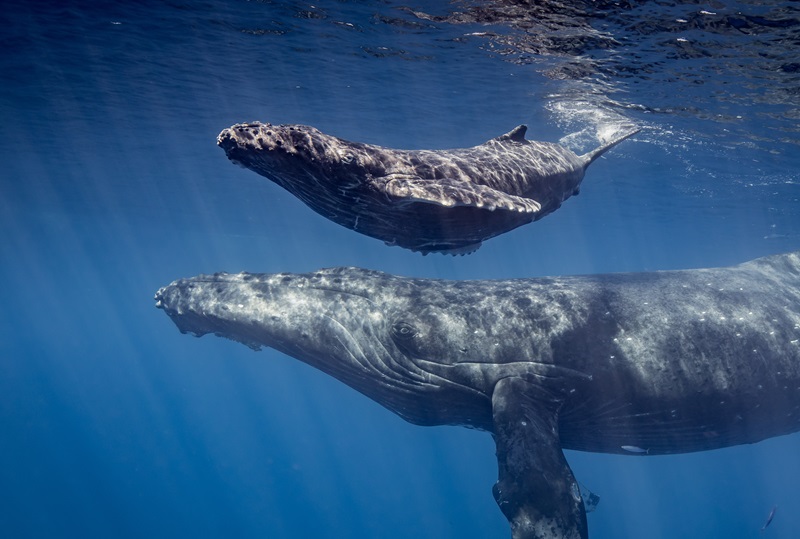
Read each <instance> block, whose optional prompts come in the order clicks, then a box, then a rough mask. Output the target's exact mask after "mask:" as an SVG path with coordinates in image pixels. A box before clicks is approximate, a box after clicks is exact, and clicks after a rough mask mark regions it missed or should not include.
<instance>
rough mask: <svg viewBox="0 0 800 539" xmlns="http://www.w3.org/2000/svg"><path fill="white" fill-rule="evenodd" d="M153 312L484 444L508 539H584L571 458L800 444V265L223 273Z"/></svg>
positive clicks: (186, 285)
mask: <svg viewBox="0 0 800 539" xmlns="http://www.w3.org/2000/svg"><path fill="white" fill-rule="evenodd" d="M156 305H157V306H158V307H160V308H161V309H164V310H165V311H166V313H167V314H168V315H169V316H170V318H172V320H173V321H174V322H175V324H176V325H177V326H178V328H179V329H180V330H181V331H182V332H190V333H194V334H195V335H197V336H201V335H204V334H206V333H214V334H216V335H219V336H222V337H227V338H229V339H233V340H235V341H239V342H242V343H244V344H246V345H248V346H250V347H252V348H255V349H258V348H259V347H262V346H268V347H272V348H275V349H277V350H279V351H281V352H283V353H285V354H287V355H289V356H292V357H295V358H297V359H299V360H301V361H304V362H305V363H308V364H309V365H312V366H314V367H316V368H318V369H320V370H322V371H324V372H326V373H328V374H330V375H331V376H334V377H336V378H337V379H339V380H340V381H342V382H344V383H346V384H348V385H349V386H351V387H353V388H354V389H356V390H358V391H360V392H361V393H363V394H365V395H367V396H368V397H370V398H372V399H374V400H375V401H377V402H378V403H380V404H382V405H383V406H385V407H386V408H388V409H389V410H392V411H393V412H395V413H397V414H398V415H400V416H401V417H403V418H404V419H406V420H408V421H410V422H412V423H416V424H420V425H466V426H471V427H476V428H479V429H484V430H487V431H490V432H491V433H492V435H493V437H494V440H495V442H496V444H497V460H498V469H499V478H498V481H497V483H496V484H495V486H494V495H495V499H496V500H497V503H498V504H499V506H500V508H501V510H502V511H503V513H504V514H505V516H506V517H507V518H508V520H509V521H510V524H511V529H512V536H513V537H514V538H515V539H530V538H536V539H541V538H586V537H588V531H587V524H586V516H585V513H584V508H583V504H582V503H581V494H580V489H579V488H578V485H577V483H576V480H575V478H574V477H573V475H572V472H571V470H570V468H569V465H568V464H567V461H566V460H565V458H564V455H563V453H562V448H566V449H576V450H582V451H594V452H606V453H620V454H631V455H659V454H667V453H682V452H689V451H702V450H708V449H716V448H721V447H727V446H731V445H736V444H744V443H754V442H758V441H760V440H763V439H765V438H769V437H772V436H779V435H782V434H788V433H791V432H795V431H797V430H800V251H798V252H794V253H789V254H783V255H776V256H770V257H766V258H760V259H757V260H753V261H751V262H747V263H744V264H740V265H738V266H732V267H729V268H716V269H697V270H681V271H660V272H651V273H620V274H608V275H592V276H573V277H551V278H536V279H515V280H497V281H446V280H429V279H413V278H404V277H397V276H394V275H389V274H386V273H381V272H377V271H369V270H364V269H358V268H335V269H327V270H320V271H317V272H314V273H308V274H288V273H281V274H274V275H263V274H247V273H241V274H236V275H233V274H225V273H219V274H215V275H201V276H198V277H194V278H190V279H181V280H178V281H175V282H174V283H172V284H170V285H169V286H166V287H164V288H162V289H160V290H159V291H158V292H157V293H156Z"/></svg>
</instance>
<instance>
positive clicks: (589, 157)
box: [580, 127, 641, 167]
mask: <svg viewBox="0 0 800 539" xmlns="http://www.w3.org/2000/svg"><path fill="white" fill-rule="evenodd" d="M639 131H641V129H639V128H638V127H630V128H628V129H625V130H624V131H622V133H621V134H617V135H615V136H614V137H613V138H612V139H611V140H610V141H609V142H606V143H605V144H603V145H602V146H600V147H598V148H595V149H594V150H592V151H591V152H588V153H585V154H583V155H581V156H580V159H581V161H583V162H584V165H583V166H584V167H588V166H589V165H591V164H592V163H593V162H594V160H595V159H597V158H598V157H600V156H601V155H603V154H604V153H606V152H607V151H608V150H610V149H611V148H613V147H614V146H616V145H617V144H619V143H620V142H622V141H623V140H625V139H627V138H630V137H632V136H633V135H635V134H636V133H638V132H639Z"/></svg>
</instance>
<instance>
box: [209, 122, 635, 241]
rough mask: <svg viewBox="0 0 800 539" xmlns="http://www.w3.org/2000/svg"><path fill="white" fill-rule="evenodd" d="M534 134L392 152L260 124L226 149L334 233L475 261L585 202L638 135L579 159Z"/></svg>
mask: <svg viewBox="0 0 800 539" xmlns="http://www.w3.org/2000/svg"><path fill="white" fill-rule="evenodd" d="M526 130H527V127H526V126H524V125H520V126H518V127H517V128H515V129H514V130H512V131H510V132H509V133H506V134H505V135H502V136H500V137H497V138H494V139H492V140H490V141H488V142H486V143H484V144H481V145H479V146H475V147H472V148H462V149H455V150H392V149H388V148H382V147H380V146H374V145H370V144H362V143H357V142H349V141H346V140H343V139H340V138H337V137H334V136H331V135H326V134H324V133H322V132H321V131H319V130H318V129H315V128H313V127H308V126H304V125H271V124H268V123H267V124H262V123H258V122H256V123H250V124H237V125H234V126H233V127H230V128H229V129H225V130H224V131H222V133H220V135H219V137H217V144H218V145H219V146H220V147H222V148H223V149H224V150H225V153H226V155H227V156H228V158H229V159H230V160H231V161H233V162H234V163H237V164H240V165H242V166H244V167H246V168H249V169H251V170H253V171H255V172H257V173H258V174H261V175H262V176H266V177H267V178H269V179H270V180H272V181H274V182H275V183H277V184H278V185H280V186H281V187H283V188H284V189H286V190H287V191H289V192H290V193H292V194H293V195H295V196H296V197H298V198H299V199H300V200H302V201H303V202H305V203H306V204H307V205H308V206H310V207H311V208H312V209H313V210H314V211H316V212H317V213H319V214H320V215H322V216H324V217H327V218H328V219H330V220H331V221H334V222H335V223H339V224H340V225H342V226H345V227H347V228H350V229H352V230H355V231H356V232H360V233H362V234H366V235H367V236H372V237H373V238H378V239H380V240H383V241H385V242H386V243H387V244H389V245H399V246H400V247H405V248H406V249H411V250H414V251H419V252H422V253H424V254H427V253H429V252H442V253H449V254H466V253H470V252H473V251H475V250H476V249H478V248H479V247H480V245H481V242H482V241H483V240H486V239H489V238H492V237H494V236H497V235H499V234H503V233H504V232H508V231H509V230H512V229H514V228H517V227H518V226H521V225H524V224H527V223H530V222H532V221H536V220H538V219H541V218H542V217H544V216H545V215H548V214H549V213H552V212H554V211H555V210H556V209H558V208H559V207H560V206H561V203H562V202H564V201H565V200H566V199H568V198H569V197H570V196H572V195H574V194H577V193H578V190H579V188H580V185H581V181H582V180H583V176H584V173H585V172H586V167H588V166H589V165H590V164H591V163H592V162H593V161H594V160H595V159H597V158H598V157H600V155H602V154H603V153H604V152H605V151H607V150H608V149H610V148H612V147H613V146H615V145H617V144H619V143H620V142H622V141H623V140H625V139H626V138H628V137H630V136H631V135H633V134H635V133H637V132H638V131H639V130H638V129H635V128H629V129H627V130H625V131H623V132H621V134H620V132H619V131H618V132H617V136H615V137H613V138H612V139H611V140H610V141H609V142H607V143H606V144H603V145H602V146H600V147H599V148H597V149H596V150H594V151H591V152H589V153H587V154H585V155H581V156H578V155H576V154H574V153H573V152H572V151H570V150H568V149H566V148H564V147H563V146H560V145H558V144H554V143H551V142H534V141H530V140H525V131H526Z"/></svg>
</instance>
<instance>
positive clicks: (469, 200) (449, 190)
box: [374, 174, 542, 213]
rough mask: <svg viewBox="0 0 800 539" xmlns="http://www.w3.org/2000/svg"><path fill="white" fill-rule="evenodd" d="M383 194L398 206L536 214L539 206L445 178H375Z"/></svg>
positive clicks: (531, 200)
mask: <svg viewBox="0 0 800 539" xmlns="http://www.w3.org/2000/svg"><path fill="white" fill-rule="evenodd" d="M374 181H375V183H376V185H379V186H380V188H381V189H383V190H384V192H385V193H386V194H387V195H389V196H391V197H396V198H397V199H399V200H398V201H397V202H399V203H401V204H402V203H411V202H423V203H427V204H438V205H440V206H445V207H448V208H449V207H453V206H471V207H475V208H483V209H485V210H489V211H494V210H498V209H501V210H508V211H514V212H519V213H537V212H538V211H539V210H541V209H542V205H541V204H539V203H538V202H536V201H535V200H533V199H530V198H524V197H520V196H516V195H509V194H508V193H503V192H502V191H498V190H497V189H492V188H491V187H488V186H486V185H480V184H475V183H471V182H466V181H454V180H448V179H440V180H426V179H421V178H419V177H417V176H406V175H401V174H390V175H389V176H384V177H382V178H375V180H374Z"/></svg>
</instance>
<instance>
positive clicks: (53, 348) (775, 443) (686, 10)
mask: <svg viewBox="0 0 800 539" xmlns="http://www.w3.org/2000/svg"><path fill="white" fill-rule="evenodd" d="M596 4H597V5H595V6H594V7H593V8H592V9H596V10H597V12H593V13H591V15H592V16H587V17H585V20H583V19H581V17H579V16H578V15H576V14H575V11H571V10H568V9H566V7H571V8H574V9H577V7H575V6H578V7H581V9H584V11H581V12H580V13H584V12H585V10H586V9H588V8H586V5H588V4H586V5H584V4H578V3H576V4H569V3H565V4H562V5H556V4H552V5H548V6H546V7H550V8H552V9H551V10H550V11H549V13H551V14H552V13H555V14H558V15H559V17H560V18H559V17H555V18H553V19H548V18H546V17H542V16H541V14H540V13H538V12H537V13H536V16H535V17H534V16H533V15H531V13H533V11H534V8H533V7H532V6H526V5H522V6H521V7H520V5H517V6H515V5H514V4H513V3H500V2H498V3H493V2H487V3H485V5H486V6H488V7H489V8H493V9H495V10H496V11H495V12H491V13H490V12H487V11H481V10H479V9H477V8H475V7H474V6H476V5H478V6H480V4H478V3H452V4H451V3H445V2H438V3H437V2H424V3H423V2H421V3H415V4H413V5H411V4H408V5H407V6H409V7H404V6H405V5H401V4H397V3H394V2H390V1H385V2H366V1H364V2H360V1H340V2H334V1H323V2H319V3H308V2H269V1H264V2H245V1H234V0H231V1H227V2H225V1H220V0H207V1H200V2H188V3H183V2H140V3H135V4H133V3H114V2H59V3H57V4H56V3H53V4H48V3H46V2H35V3H34V2H22V1H16V2H14V1H11V2H4V8H3V10H2V12H0V29H1V30H0V44H1V45H2V49H1V50H2V52H0V80H2V84H0V134H1V135H2V144H0V164H2V172H1V173H0V231H2V241H0V307H1V308H0V427H1V428H0V537H11V538H17V537H20V538H22V537H87V538H88V537H269V538H272V539H279V538H299V537H315V538H323V537H331V538H332V537H381V538H393V537H398V538H399V537H404V538H405V537H461V538H468V537H469V538H479V537H480V538H490V537H507V536H508V535H509V532H508V524H507V522H506V521H505V519H504V518H503V516H502V514H501V513H500V511H499V509H498V508H497V507H496V505H495V502H494V499H493V498H492V494H491V486H492V484H493V483H494V481H495V479H496V473H497V469H496V462H495V458H494V445H493V443H492V440H491V437H490V435H489V434H487V433H482V432H477V431H471V430H467V429H463V428H456V427H435V428H422V427H416V426H413V425H410V424H407V423H405V422H404V421H403V420H401V419H400V418H398V417H396V416H395V415H393V414H392V413H390V412H388V411H386V410H384V409H383V408H381V407H380V406H379V405H378V404H376V403H374V402H372V401H370V400H369V399H367V398H366V397H363V396H361V395H360V394H357V393H356V392H354V391H353V390H351V389H349V388H348V387H346V386H344V385H343V384H341V383H339V382H338V381H336V380H334V379H332V378H329V377H327V376H325V375H323V374H322V373H320V372H317V371H315V370H313V369H311V368H310V367H307V366H305V365H303V364H301V363H299V362H297V361H295V360H293V359H291V358H288V357H286V356H283V355H281V354H279V353H277V352H274V351H272V350H265V351H261V352H259V353H254V352H252V351H251V350H249V349H247V348H245V347H243V346H241V345H239V344H236V343H232V342H228V341H224V340H222V339H215V338H213V337H205V338H202V339H194V338H191V337H188V336H185V335H181V334H180V333H179V332H178V331H176V329H175V327H174V325H173V324H172V323H171V322H170V321H169V320H168V319H167V318H166V317H165V316H164V314H163V313H162V312H160V311H158V310H156V309H155V308H154V304H153V300H152V297H153V293H154V292H155V291H156V290H157V289H158V288H159V287H160V286H163V285H165V284H167V283H169V282H170V281H172V280H174V279H176V278H179V277H186V276H191V275H196V274H199V273H204V272H205V273H210V272H214V271H242V270H247V271H253V272H277V271H310V270H315V269H318V268H320V267H331V266H339V265H353V266H361V267H367V268H373V269H380V270H383V271H388V272H391V273H396V274H400V275H414V276H422V277H442V278H449V279H471V278H501V277H502V278H505V277H531V276H541V275H561V274H584V273H598V272H612V271H646V270H656V269H671V268H691V267H708V266H718V265H727V264H733V263H737V262H741V261H745V260H748V259H751V258H755V257H758V256H762V255H767V254H775V253H780V252H786V251H790V250H796V249H798V248H800V205H798V204H799V202H798V201H799V200H800V172H798V171H800V150H799V149H798V144H799V143H800V135H798V120H800V112H799V111H800V90H799V89H800V74H799V73H800V66H798V64H796V59H795V58H793V57H792V52H793V51H796V47H797V43H798V40H797V37H798V34H797V32H798V27H800V23H799V22H798V19H799V18H800V15H798V10H797V7H796V6H793V5H792V4H787V5H786V6H784V5H783V3H780V2H775V3H774V4H770V3H764V2H759V3H750V2H740V3H738V4H736V3H733V2H721V1H713V2H709V3H708V4H703V3H702V2H701V3H697V2H686V3H683V2H672V3H670V2H659V3H657V4H656V3H641V4H636V3H629V4H624V3H623V4H618V5H616V7H615V6H614V5H601V3H596ZM509 6H510V7H509ZM512 8H514V9H512ZM556 8H558V9H556ZM486 9H488V8H486ZM579 11H580V10H579ZM590 11H591V10H590ZM453 14H457V15H458V16H453ZM481 17H483V18H481ZM542 21H544V22H542ZM559 21H560V22H559ZM564 21H569V22H568V23H567V22H564ZM680 21H684V22H680ZM545 23H546V24H545ZM559 24H560V25H561V26H559ZM548 32H549V33H548ZM250 120H261V121H270V122H273V123H302V124H309V125H313V126H315V127H317V128H319V129H321V130H322V131H324V132H326V133H331V134H334V135H337V136H340V137H343V138H346V139H349V140H358V141H364V142H370V143H374V144H380V145H384V146H390V147H401V148H451V147H464V146H471V145H475V144H479V143H481V142H483V141H485V140H487V139H489V138H491V137H494V136H497V135H500V134H502V133H505V132H507V131H509V130H510V129H512V128H513V127H515V126H516V125H518V124H520V123H525V124H527V125H528V126H529V131H528V137H529V138H532V139H535V140H550V141H559V140H562V142H563V143H564V144H566V145H568V146H571V147H573V148H575V149H576V150H582V151H583V150H587V149H590V148H591V147H593V146H594V145H596V143H597V142H596V132H597V131H598V130H599V129H600V128H601V127H602V126H604V125H606V124H609V123H612V124H613V123H615V122H616V123H618V122H633V123H636V124H638V125H641V126H642V128H643V130H642V132H641V133H640V134H639V135H637V136H636V137H635V138H634V139H632V140H630V141H627V142H625V143H623V144H621V145H620V146H618V147H617V148H615V149H614V150H613V151H611V152H609V153H608V154H607V156H606V157H605V158H603V159H601V160H599V161H598V162H597V163H595V164H593V165H592V167H591V168H590V169H589V172H588V174H587V177H586V179H585V181H584V184H583V188H582V193H581V195H580V196H578V197H575V198H573V199H570V200H568V201H567V202H566V203H565V204H564V206H563V207H562V208H561V209H559V210H558V211H557V212H556V213H554V214H553V215H551V216H548V217H547V218H545V219H543V220H542V221H540V222H537V223H534V224H532V225H529V226H525V227H522V228H520V229H517V230H515V231H513V232H511V233H508V234H505V235H503V236H501V237H498V238H496V239H493V240H490V241H488V242H487V243H486V244H485V245H484V246H483V247H482V248H481V249H480V250H478V251H477V252H476V253H474V254H472V255H470V256H466V257H449V256H440V255H430V256H427V257H422V256H420V255H418V254H415V253H411V252H408V251H404V250H402V249H399V248H396V247H387V246H385V245H383V244H382V243H381V242H379V241H377V240H373V239H371V238H368V237H366V236H361V235H359V234H356V233H354V232H352V231H349V230H346V229H344V228H342V227H339V226H338V225H335V224H334V223H332V222H329V221H327V220H325V219H324V218H322V217H320V216H318V215H316V214H315V213H313V212H312V211H311V210H310V209H309V208H307V207H306V206H304V205H303V204H302V203H301V202H299V201H298V200H296V199H295V198H294V197H292V196H291V195H289V194H288V193H286V192H284V191H282V190H281V189H280V188H279V187H277V186H276V185H274V184H272V183H270V182H268V181H266V180H265V179H264V178H261V177H259V176H257V175H255V174H253V173H252V172H249V171H246V170H243V169H240V168H237V167H234V166H232V165H231V164H230V163H229V162H228V160H227V159H226V158H225V156H224V154H223V152H222V151H221V150H220V149H218V148H216V146H215V137H216V135H217V133H219V131H220V130H222V129H223V128H225V127H228V126H229V125H231V124H233V123H238V122H243V121H250ZM573 134H575V135H574V136H570V135H573ZM798 454H800V436H798V435H790V436H784V437H780V438H776V439H771V440H767V441H765V442H762V443H759V444H756V445H753V446H740V447H734V448H729V449H725V450H719V451H713V452H707V453H698V454H689V455H681V456H669V457H647V458H636V457H627V456H609V455H597V454H587V453H578V452H568V454H567V458H568V459H569V462H570V464H571V466H572V467H573V469H574V471H575V473H576V476H577V477H578V479H579V480H580V482H581V483H582V484H584V485H585V486H586V487H588V488H589V489H591V490H592V491H593V492H596V493H597V494H598V495H599V496H600V497H601V502H600V505H599V506H598V508H597V510H596V511H594V512H592V513H591V514H589V517H588V518H589V527H590V533H591V536H592V537H593V538H622V537H626V538H634V537H636V538H639V537H648V538H654V539H655V538H665V539H666V538H678V537H725V538H740V537H741V538H748V537H757V536H763V537H767V536H770V537H774V538H793V537H797V536H798V535H800V516H798V513H797V511H796V507H797V506H798V505H800V489H798V488H797V485H799V484H800V463H798V459H797V455H798ZM775 505H777V506H778V509H777V512H776V515H775V519H774V521H773V522H772V524H771V525H770V527H769V528H767V530H766V531H765V532H764V533H763V534H762V533H760V531H759V530H760V528H761V526H762V525H763V524H764V521H765V520H766V517H767V515H768V513H769V511H770V509H771V508H772V507H773V506H775Z"/></svg>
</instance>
